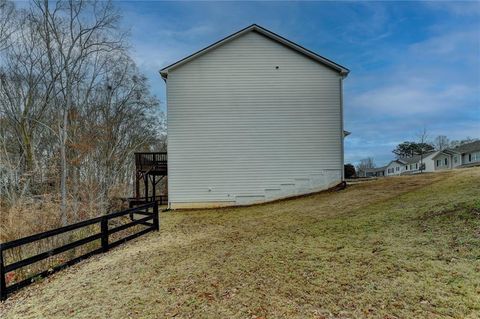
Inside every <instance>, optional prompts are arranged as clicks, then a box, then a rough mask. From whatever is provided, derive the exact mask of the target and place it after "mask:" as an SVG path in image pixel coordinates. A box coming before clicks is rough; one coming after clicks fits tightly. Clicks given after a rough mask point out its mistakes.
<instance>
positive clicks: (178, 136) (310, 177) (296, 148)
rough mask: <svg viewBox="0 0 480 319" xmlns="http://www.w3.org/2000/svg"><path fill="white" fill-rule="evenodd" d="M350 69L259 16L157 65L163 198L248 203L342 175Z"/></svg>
mask: <svg viewBox="0 0 480 319" xmlns="http://www.w3.org/2000/svg"><path fill="white" fill-rule="evenodd" d="M348 72H349V70H348V69H346V68H345V67H343V66H341V65H339V64H337V63H335V62H332V61H331V60H329V59H326V58H324V57H322V56H320V55H318V54H316V53H314V52H312V51H309V50H307V49H305V48H303V47H301V46H299V45H297V44H295V43H293V42H291V41H289V40H287V39H285V38H283V37H281V36H279V35H277V34H275V33H273V32H271V31H268V30H266V29H264V28H262V27H260V26H258V25H251V26H249V27H247V28H245V29H243V30H241V31H239V32H237V33H235V34H232V35H231V36H228V37H226V38H225V39H223V40H220V41H218V42H216V43H214V44H212V45H210V46H209V47H207V48H205V49H202V50H200V51H198V52H197V53H194V54H192V55H190V56H188V57H186V58H184V59H183V60H180V61H178V62H176V63H174V64H171V65H169V66H167V67H165V68H163V69H162V70H161V71H160V74H161V76H162V78H163V79H164V80H165V81H166V84H167V121H168V122H167V124H168V125H167V128H168V149H167V151H168V198H169V206H170V207H171V208H182V207H187V208H191V207H216V206H229V205H244V204H252V203H259V202H265V201H269V200H274V199H279V198H284V197H289V196H294V195H300V194H307V193H311V192H316V191H320V190H323V189H327V188H330V187H332V186H335V185H337V184H338V183H340V182H341V181H342V180H343V163H344V161H343V157H344V156H343V138H344V134H348V132H344V128H343V106H342V105H343V102H342V95H343V93H342V80H343V79H344V78H345V77H346V76H347V74H348Z"/></svg>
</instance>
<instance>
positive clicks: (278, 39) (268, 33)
mask: <svg viewBox="0 0 480 319" xmlns="http://www.w3.org/2000/svg"><path fill="white" fill-rule="evenodd" d="M251 31H255V32H258V33H259V34H262V35H264V36H266V37H267V38H270V39H272V40H274V41H276V42H279V43H281V44H283V45H285V46H287V47H289V48H291V49H293V50H295V51H297V52H300V53H302V54H303V55H305V56H307V57H309V58H311V59H313V60H315V61H317V62H319V63H322V64H323V65H325V66H327V67H329V68H331V69H333V70H335V71H337V72H339V74H340V76H342V78H346V77H347V75H348V73H349V72H350V70H349V69H347V68H345V67H343V66H341V65H340V64H338V63H335V62H333V61H331V60H329V59H327V58H325V57H323V56H321V55H319V54H316V53H315V52H313V51H310V50H308V49H306V48H304V47H302V46H301V45H298V44H296V43H294V42H292V41H290V40H288V39H286V38H284V37H282V36H280V35H278V34H276V33H274V32H272V31H269V30H267V29H265V28H263V27H261V26H259V25H257V24H252V25H250V26H248V27H246V28H244V29H242V30H240V31H237V32H235V33H233V34H231V35H229V36H227V37H225V38H223V39H221V40H219V41H217V42H215V43H213V44H211V45H209V46H207V47H205V48H203V49H201V50H199V51H197V52H195V53H193V54H191V55H189V56H187V57H185V58H183V59H181V60H179V61H177V62H174V63H172V64H170V65H168V66H166V67H164V68H162V69H161V70H160V71H159V73H160V76H161V77H162V78H163V79H164V80H166V79H167V78H168V71H169V70H173V69H174V68H177V67H179V66H181V65H183V64H185V63H188V62H189V61H191V60H193V59H195V58H197V57H199V56H201V55H203V54H205V53H207V52H209V51H211V50H213V49H215V48H217V47H219V46H221V45H223V44H225V43H226V42H229V41H232V40H233V39H236V38H238V37H240V36H242V35H243V34H245V33H247V32H251Z"/></svg>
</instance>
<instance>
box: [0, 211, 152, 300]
mask: <svg viewBox="0 0 480 319" xmlns="http://www.w3.org/2000/svg"><path fill="white" fill-rule="evenodd" d="M133 214H138V215H142V216H145V217H142V218H140V219H137V220H133V221H131V222H129V223H128V224H124V225H120V226H116V227H114V228H109V225H108V222H109V221H110V220H112V219H114V218H119V217H123V216H126V215H129V216H131V215H133ZM95 224H100V233H96V234H92V235H89V236H87V237H85V238H82V239H79V240H76V241H73V242H70V243H68V244H66V245H63V246H60V247H56V248H54V249H51V250H49V251H46V252H42V253H40V254H37V255H34V256H30V257H27V258H24V259H22V260H18V261H15V262H13V263H10V264H8V265H6V264H5V259H4V257H5V251H6V250H9V249H12V248H16V247H19V246H23V245H27V244H31V243H34V242H37V241H39V240H42V239H45V238H49V237H52V236H58V235H61V234H65V233H67V232H70V231H73V230H77V229H81V228H84V227H87V226H90V225H95ZM136 225H143V226H146V228H144V229H142V230H141V231H139V232H136V233H134V234H132V235H128V236H126V237H124V238H121V239H117V240H116V241H114V242H109V239H110V237H109V236H110V235H112V234H114V233H117V232H119V231H122V230H126V229H128V228H130V227H133V226H136ZM159 226H160V225H159V215H158V203H157V201H154V202H149V203H147V204H143V205H141V206H137V207H134V208H130V209H127V210H124V211H120V212H115V213H112V214H108V215H104V216H99V217H96V218H92V219H89V220H85V221H82V222H79V223H76V224H72V225H68V226H65V227H61V228H57V229H53V230H49V231H46V232H43V233H39V234H35V235H31V236H27V237H24V238H20V239H16V240H12V241H9V242H5V243H0V299H1V300H5V299H6V298H7V296H8V294H11V293H12V292H14V291H16V290H18V289H20V288H23V287H25V286H28V285H29V284H31V283H32V282H34V281H35V279H36V278H39V277H40V278H41V277H46V276H48V275H50V274H52V273H54V272H56V271H58V270H61V269H63V268H65V267H67V266H70V265H73V264H75V263H77V262H79V261H81V260H83V259H85V258H88V257H90V256H92V255H95V254H98V253H102V252H106V251H108V250H109V249H110V248H113V247H116V246H118V245H120V244H121V243H124V242H126V241H128V240H131V239H134V238H137V237H139V236H141V235H143V234H146V233H148V232H150V231H158V230H159ZM95 240H100V243H101V246H100V248H98V249H94V250H92V251H89V252H88V253H86V254H83V255H81V256H79V257H75V258H73V259H70V260H68V261H66V262H64V263H62V264H60V265H57V266H55V267H53V268H50V269H48V270H45V271H42V272H39V273H36V274H34V275H32V276H30V277H28V278H26V279H24V280H21V281H19V282H16V283H14V284H12V285H9V286H7V280H6V277H7V273H9V272H12V271H15V270H17V269H19V268H22V267H25V266H28V265H31V264H33V263H36V262H38V261H41V260H44V259H47V258H50V257H52V256H55V255H58V254H60V253H63V252H66V251H68V250H71V249H74V248H76V247H78V246H82V245H85V244H87V243H90V242H93V241H95Z"/></svg>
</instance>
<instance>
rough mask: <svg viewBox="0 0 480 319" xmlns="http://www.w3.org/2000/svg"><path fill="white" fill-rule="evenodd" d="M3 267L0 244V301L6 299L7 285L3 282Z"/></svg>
mask: <svg viewBox="0 0 480 319" xmlns="http://www.w3.org/2000/svg"><path fill="white" fill-rule="evenodd" d="M5 275H6V274H5V267H4V264H3V247H2V244H0V300H5V299H7V283H6V281H5Z"/></svg>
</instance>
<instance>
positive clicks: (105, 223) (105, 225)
mask: <svg viewBox="0 0 480 319" xmlns="http://www.w3.org/2000/svg"><path fill="white" fill-rule="evenodd" d="M100 228H101V231H102V251H103V252H106V251H108V216H107V215H105V216H103V217H102V221H101V224H100Z"/></svg>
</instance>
